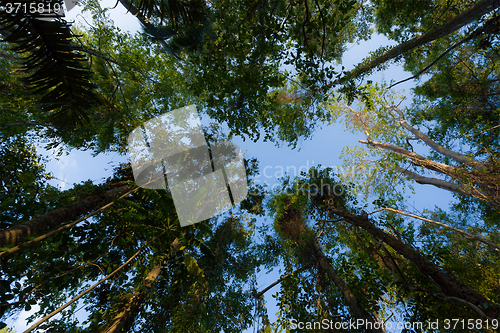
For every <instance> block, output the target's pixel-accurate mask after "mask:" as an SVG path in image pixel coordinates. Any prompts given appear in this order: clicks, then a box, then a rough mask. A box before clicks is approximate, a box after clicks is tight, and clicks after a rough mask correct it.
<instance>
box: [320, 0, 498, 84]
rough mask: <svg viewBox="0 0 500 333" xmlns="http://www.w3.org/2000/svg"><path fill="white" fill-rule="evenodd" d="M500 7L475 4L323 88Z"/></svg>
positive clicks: (489, 1) (491, 2) (490, 1)
mask: <svg viewBox="0 0 500 333" xmlns="http://www.w3.org/2000/svg"><path fill="white" fill-rule="evenodd" d="M499 6H500V2H498V1H497V0H482V1H479V2H477V3H476V4H474V5H473V6H472V7H470V8H469V9H467V10H466V11H464V12H463V13H461V14H459V15H457V16H455V17H453V18H451V19H449V20H448V21H446V22H445V23H444V24H442V25H441V26H439V27H437V28H436V29H433V30H431V31H429V32H426V33H424V34H422V35H420V36H417V37H414V38H412V39H410V40H408V41H406V42H403V43H401V44H399V45H396V46H394V47H393V48H391V49H389V50H388V51H386V52H384V53H382V54H381V55H379V56H378V57H376V58H374V59H372V60H370V61H367V62H361V63H360V64H359V65H358V66H356V67H355V68H354V69H352V70H351V71H349V72H347V73H346V75H345V77H344V78H341V79H339V80H335V81H333V82H331V83H329V84H328V85H326V86H324V87H323V88H331V87H334V86H336V85H337V84H339V83H341V81H348V80H351V79H356V78H358V77H360V76H362V75H365V74H368V73H370V71H371V70H372V69H374V68H375V67H377V66H380V65H382V64H384V63H386V62H387V61H389V60H391V59H394V58H397V57H399V56H401V55H403V54H405V53H406V52H408V51H410V50H413V49H415V48H417V47H419V46H422V45H425V44H427V43H430V42H432V41H434V40H436V39H439V38H441V37H445V36H447V35H449V34H451V33H453V32H455V31H457V30H459V29H461V28H462V27H464V26H466V25H467V24H469V23H472V22H474V21H475V20H477V19H479V18H480V17H481V16H483V15H485V14H487V13H489V12H491V11H493V10H494V9H495V8H498V7H499Z"/></svg>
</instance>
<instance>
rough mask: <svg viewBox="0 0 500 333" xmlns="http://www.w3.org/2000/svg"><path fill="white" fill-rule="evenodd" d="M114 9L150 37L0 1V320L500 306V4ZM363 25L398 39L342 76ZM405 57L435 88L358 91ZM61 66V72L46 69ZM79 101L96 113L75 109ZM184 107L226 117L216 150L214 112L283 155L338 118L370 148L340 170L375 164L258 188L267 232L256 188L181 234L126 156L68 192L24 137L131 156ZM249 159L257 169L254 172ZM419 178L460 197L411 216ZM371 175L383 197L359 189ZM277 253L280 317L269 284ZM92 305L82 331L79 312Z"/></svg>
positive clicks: (63, 321) (73, 322) (94, 323)
mask: <svg viewBox="0 0 500 333" xmlns="http://www.w3.org/2000/svg"><path fill="white" fill-rule="evenodd" d="M121 3H122V4H123V5H124V7H125V8H127V9H128V10H130V12H131V13H132V14H133V15H135V17H134V16H132V15H131V16H130V18H131V19H134V20H139V21H141V23H142V25H143V33H142V34H136V35H134V36H132V35H129V34H126V33H123V32H121V31H120V30H119V29H117V28H116V27H114V26H113V24H112V22H111V21H110V20H109V19H108V18H107V17H106V15H107V14H106V10H105V9H103V8H101V7H100V6H99V4H98V3H97V2H95V1H88V2H87V3H86V9H87V10H89V11H90V12H91V13H92V15H93V19H92V21H91V22H88V23H89V24H88V27H79V28H78V29H74V30H73V33H74V34H75V35H74V36H73V37H69V35H68V33H70V32H71V30H69V28H68V26H67V25H65V24H64V22H62V21H55V22H54V23H53V24H52V23H51V24H47V25H46V27H49V26H50V27H51V29H52V28H53V29H54V30H50V29H49V30H47V29H46V31H52V32H54V34H52V35H50V34H47V33H45V32H44V30H43V29H40V26H39V25H40V24H39V23H37V21H36V18H34V17H30V16H29V15H27V16H25V17H22V15H21V14H18V15H17V16H15V15H11V16H9V15H7V14H6V13H4V12H2V13H3V14H2V18H1V19H2V21H1V22H0V24H1V29H0V31H1V32H2V34H3V36H4V37H5V39H6V40H7V41H8V42H10V43H11V44H6V45H7V46H14V49H13V50H10V49H8V48H4V49H2V51H1V55H2V57H1V59H2V68H1V77H2V87H1V93H2V94H1V95H0V96H1V98H2V115H1V117H2V118H1V119H2V121H1V123H0V132H1V135H2V139H3V140H4V141H2V149H3V150H4V151H5V154H4V155H3V157H2V168H3V169H4V171H5V173H4V174H6V175H9V176H8V178H7V177H5V180H3V179H2V184H1V185H2V193H1V194H2V196H3V197H4V198H5V200H2V204H1V207H2V216H3V217H4V218H3V219H2V225H3V230H2V233H1V234H0V240H1V241H2V243H1V245H2V248H1V251H2V252H1V253H0V257H1V260H2V278H1V283H0V287H1V288H2V291H3V293H2V296H1V297H0V312H1V313H2V314H3V316H4V317H9V316H13V315H15V314H16V313H18V312H19V311H20V310H21V309H25V310H28V311H29V310H31V309H32V307H33V306H35V305H36V306H38V308H37V309H38V310H37V312H36V313H34V314H33V315H32V318H31V319H32V323H31V324H34V323H35V322H37V321H38V320H39V319H41V317H42V316H47V317H46V318H43V320H42V321H41V322H39V324H40V326H39V327H38V329H48V330H51V331H54V332H57V331H61V332H72V331H75V332H84V331H88V332H95V331H100V332H112V331H119V330H121V329H122V328H123V329H126V330H129V331H152V332H174V331H175V332H177V331H186V330H187V331H195V332H212V331H221V330H224V331H231V332H233V331H234V332H241V331H243V330H245V329H247V328H249V327H251V325H252V324H254V325H255V324H256V323H259V322H260V324H259V325H257V328H258V330H259V331H263V332H268V331H279V330H280V329H282V330H285V331H286V329H288V328H289V326H287V325H288V324H289V320H290V319H300V320H302V321H311V320H316V321H319V320H321V319H323V318H333V320H334V322H343V321H346V320H349V319H363V320H366V321H368V322H370V323H373V324H376V323H381V322H384V321H386V320H388V319H390V318H391V316H396V317H397V318H401V319H404V320H406V321H409V322H417V321H420V322H426V321H429V320H434V319H443V318H449V317H456V318H474V320H486V319H487V320H490V323H491V320H493V319H497V318H498V317H499V304H500V303H499V302H500V300H499V295H500V290H499V285H498V281H499V276H498V272H499V271H500V269H498V267H497V266H498V264H499V262H500V261H499V260H498V244H499V243H500V235H499V234H498V226H499V222H498V221H499V220H498V196H499V191H498V188H499V186H500V183H499V177H498V175H499V173H498V140H497V137H498V135H497V134H498V132H499V130H500V129H499V128H498V126H497V124H498V114H499V111H498V110H499V109H498V100H497V95H498V94H497V90H498V85H497V82H498V78H497V68H496V60H497V58H498V50H497V49H498V41H497V32H498V20H497V12H496V11H497V6H498V3H496V2H495V1H490V0H483V1H476V2H458V1H437V2H425V1H424V2H419V5H418V6H416V5H415V3H412V2H404V1H403V2H396V3H395V2H390V1H373V2H371V3H367V2H361V1H359V2H355V1H335V2H331V1H321V0H313V1H308V0H304V1H297V2H292V1H263V0H259V1H255V2H249V1H236V2H235V1H215V2H214V1H212V2H207V3H204V2H201V1H193V2H179V1H170V2H168V3H165V2H156V1H130V2H129V1H121ZM415 9H416V10H415ZM41 25H42V26H43V25H44V24H41ZM371 29H376V30H377V31H378V32H380V33H384V34H386V35H387V36H388V37H390V38H391V39H392V40H394V41H396V42H397V43H398V44H397V45H396V46H394V47H385V48H384V47H383V48H379V49H377V50H373V52H372V53H371V54H370V55H369V56H368V57H367V58H366V59H364V60H363V61H362V62H360V63H359V64H357V65H356V66H355V67H354V68H353V69H351V70H346V69H345V68H342V65H341V60H342V54H343V52H344V51H345V49H346V46H347V45H348V43H351V42H355V41H358V42H360V43H362V42H363V40H364V39H368V38H369V37H370V33H371V31H372V30H371ZM57 31H59V32H60V33H59V34H58V33H56V32H57ZM40 41H45V42H44V43H38V42H40ZM37 43H38V44H37ZM68 43H71V47H69V46H68V45H69V44H68ZM54 45H56V46H57V47H52V46H54ZM51 47H52V49H51ZM66 47H69V48H66ZM49 51H50V52H51V53H50V54H51V55H52V58H50V59H51V60H50V61H48V60H47V59H49V58H47V57H45V58H44V56H42V54H48V53H43V52H49ZM62 54H63V55H64V56H63V57H62V58H61V57H60V56H61V55H62ZM20 58H22V59H24V62H23V61H21V62H20V61H19V59H20ZM392 62H401V63H402V64H404V66H405V68H406V69H408V70H409V71H411V72H412V75H414V76H415V77H418V78H421V80H422V81H421V82H418V83H417V87H416V88H415V93H416V97H415V99H414V101H413V103H412V104H411V105H410V106H408V107H406V108H402V107H399V106H398V103H399V99H398V98H397V95H396V94H395V93H393V92H390V91H389V90H388V88H387V84H385V83H380V82H371V83H370V82H364V81H363V79H364V78H365V77H367V75H368V74H369V73H371V72H373V71H374V70H375V69H384V68H387V67H388V66H389V64H390V63H392ZM54 64H57V66H63V67H64V66H66V67H65V68H66V71H63V72H61V73H51V75H46V76H45V77H46V78H47V80H46V81H43V80H42V81H43V82H42V81H39V79H40V76H41V75H42V74H43V73H46V72H47V71H48V70H50V68H52V67H50V66H53V65H54ZM75 68H76V69H75ZM285 69H288V71H287V70H285ZM73 70H76V72H78V74H79V75H75V78H74V79H75V80H74V81H72V83H71V84H73V85H76V86H75V87H78V89H80V90H78V89H77V93H75V95H71V94H70V95H67V94H66V90H64V89H66V88H64V87H62V86H61V85H60V82H62V81H64V80H65V75H66V77H67V76H68V73H73V72H72V71H73ZM424 73H425V74H428V75H430V77H429V76H428V77H426V78H427V79H426V80H424V77H423V76H422V75H423V74H424ZM42 76H43V75H42ZM19 77H22V78H24V79H25V80H24V81H21V82H20V81H18V80H17V78H19ZM401 79H405V78H401ZM61 80H62V81H61ZM26 83H28V84H26ZM69 86H71V85H69ZM33 88H35V89H33ZM394 88H397V85H396V86H395V87H394ZM86 94H91V95H92V99H88V101H87V102H90V104H85V103H82V104H81V105H79V108H77V109H71V106H72V105H74V103H78V102H79V101H80V100H81V98H82V97H89V96H87V95H86ZM391 97H392V98H391ZM58 103H60V104H58ZM192 103H194V104H196V105H197V107H198V108H199V110H201V111H202V112H203V113H205V114H207V115H209V116H210V117H211V119H212V120H213V121H214V125H213V126H212V127H211V128H209V129H207V130H206V134H207V136H208V137H209V139H210V140H217V139H221V140H225V139H227V138H226V137H225V136H224V135H222V134H221V133H220V132H218V130H217V125H216V124H215V123H216V122H218V123H225V125H226V126H227V128H228V129H229V131H230V132H229V136H230V137H231V136H242V137H244V138H250V139H253V140H257V139H258V138H259V135H264V137H265V139H267V140H272V141H274V142H276V143H278V144H283V145H287V144H290V145H292V146H294V145H295V144H296V143H297V141H298V140H301V139H303V138H307V137H309V136H311V135H312V134H313V133H314V130H315V128H317V127H318V126H321V125H322V124H328V123H329V122H332V121H337V122H340V121H342V122H345V124H346V126H347V127H348V128H350V129H353V130H354V131H357V133H360V139H362V141H361V143H362V145H360V146H359V147H357V148H356V149H355V150H351V157H352V158H351V159H350V160H346V163H350V164H351V165H355V166H359V167H360V168H362V169H366V170H368V171H366V172H365V173H359V174H356V175H354V176H355V177H353V178H351V179H349V181H351V182H353V185H351V184H350V183H349V182H348V180H347V179H340V178H339V177H337V175H333V174H332V172H330V170H328V169H326V172H325V170H323V169H320V168H312V169H311V170H309V171H308V172H307V173H304V174H302V175H300V176H299V177H298V178H297V179H293V178H288V179H287V178H285V179H284V180H283V181H282V186H281V187H280V188H279V189H278V190H276V191H274V192H271V193H267V192H265V191H264V189H263V188H260V189H259V191H249V192H250V193H261V194H263V195H265V196H266V197H267V203H268V205H267V206H268V207H267V208H268V210H267V214H268V215H269V217H271V218H273V219H274V221H275V223H274V227H275V228H274V230H273V229H272V228H270V226H269V225H268V226H266V225H263V226H258V225H257V224H256V218H257V217H258V216H259V215H261V214H262V213H263V210H262V200H263V198H262V196H254V195H251V196H249V197H248V198H247V200H246V201H245V202H244V203H243V204H242V205H241V206H240V207H238V208H236V209H234V210H232V211H230V212H228V213H226V214H223V215H222V216H220V217H218V218H214V219H212V220H209V221H205V222H202V223H198V224H195V225H193V226H190V227H187V228H180V227H179V225H178V221H177V216H176V213H175V209H174V207H173V202H172V198H171V194H170V192H169V191H163V192H158V191H156V192H155V191H148V190H142V189H137V188H135V187H134V185H133V183H132V178H131V173H130V170H129V169H128V168H127V167H126V166H124V167H122V168H120V169H118V170H117V172H116V174H115V176H114V178H112V179H108V180H107V181H106V182H105V183H103V184H100V185H99V184H98V185H94V184H92V183H85V184H81V185H80V186H75V187H74V188H72V189H71V190H68V191H58V190H56V189H54V188H51V187H50V186H48V185H47V180H48V179H49V178H50V176H49V175H47V172H46V171H44V168H43V166H42V164H41V163H40V159H39V157H37V156H36V154H35V153H34V151H33V149H32V146H31V145H30V143H31V142H33V141H34V140H33V131H34V130H36V131H38V132H37V133H38V134H39V135H40V136H43V138H44V139H46V140H48V141H49V142H51V143H52V144H53V145H57V144H58V143H63V144H65V145H67V146H68V147H75V148H83V149H90V150H92V151H94V152H95V153H99V152H103V151H118V152H121V153H123V152H125V151H126V138H127V136H128V134H129V133H130V131H131V130H132V129H134V128H136V127H137V126H139V125H141V124H142V123H144V122H145V121H147V120H149V119H152V118H154V117H156V116H158V115H160V114H163V113H165V112H166V111H168V110H173V109H176V108H178V107H182V106H185V105H188V104H192ZM75 111H78V112H77V113H74V112H75ZM30 135H31V136H30ZM456 136H459V137H458V138H457V137H456ZM424 145H425V146H426V147H428V148H427V150H426V149H422V147H423V146H424ZM347 153H349V151H346V156H347ZM9 154H10V155H9ZM4 157H5V158H4ZM256 162H257V161H256V160H249V161H247V171H248V174H249V181H251V180H252V177H253V176H255V175H256V172H257V169H256V168H254V167H251V166H252V165H255V164H256ZM369 164H370V165H375V169H368V168H365V166H366V165H369ZM373 170H374V171H373ZM250 171H252V172H250ZM370 172H371V173H370ZM410 181H415V182H417V183H420V184H430V185H432V186H435V187H436V191H445V190H447V191H451V192H453V193H456V196H457V198H458V200H456V201H455V205H454V206H451V207H449V208H448V209H447V210H443V209H439V208H434V207H429V209H428V210H427V211H425V212H421V213H415V212H408V211H407V210H408V209H409V208H408V207H409V206H410V204H409V203H408V202H406V198H405V196H404V193H403V192H402V191H400V189H399V187H398V186H400V185H402V184H403V185H404V184H411V183H410ZM361 182H365V183H366V184H369V186H368V187H367V188H368V189H369V191H370V193H371V194H372V197H368V199H370V200H372V201H368V200H367V199H362V200H360V199H356V197H355V196H354V195H353V193H354V189H355V185H357V184H359V183H361ZM327 185H328V186H327ZM335 185H339V186H337V187H336V186H335ZM414 186H417V185H414ZM340 189H341V190H342V192H339V193H337V192H336V191H335V190H340ZM373 199H375V200H373ZM414 219H416V220H414ZM47 221H50V222H47ZM11 235H16V236H15V237H11ZM280 265H281V267H282V276H281V277H280V278H279V283H280V289H279V291H278V292H277V294H276V299H277V301H278V309H279V312H278V315H277V316H276V318H274V317H272V315H273V314H272V313H268V310H267V309H266V303H268V300H267V298H263V295H264V294H266V292H267V290H261V291H260V290H257V285H256V279H257V274H258V272H259V271H260V270H262V269H264V270H267V269H272V268H275V267H278V266H280ZM73 300H74V302H71V301H73ZM66 305H67V306H68V307H63V306H66ZM81 307H83V308H85V310H86V311H87V313H88V315H87V316H86V321H85V322H84V323H79V322H78V320H77V319H76V317H75V316H74V315H73V314H74V313H75V311H77V310H78V309H80V308H81ZM55 312H57V313H58V314H59V316H57V317H52V315H53V314H54V313H55ZM49 317H50V318H49ZM440 329H441V330H440ZM440 329H437V330H436V331H442V329H443V328H442V327H441V328H440ZM473 330H474V331H478V332H479V331H484V328H477V327H474V329H473ZM359 331H365V330H364V329H362V328H360V329H359ZM375 331H377V330H375ZM379 331H381V330H379ZM429 331H432V330H429ZM456 331H460V330H456Z"/></svg>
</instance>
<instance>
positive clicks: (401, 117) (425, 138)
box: [389, 106, 485, 169]
mask: <svg viewBox="0 0 500 333" xmlns="http://www.w3.org/2000/svg"><path fill="white" fill-rule="evenodd" d="M389 110H391V111H395V112H396V113H397V114H398V118H399V123H400V124H401V126H403V127H404V128H406V129H407V130H408V131H410V132H411V133H413V134H414V135H416V136H417V137H418V138H419V139H421V140H422V141H423V142H425V143H426V144H427V145H428V146H429V147H431V148H432V149H433V150H435V151H437V152H438V153H440V154H442V155H444V156H447V157H450V158H452V159H454V160H455V161H457V162H460V163H464V164H467V165H469V166H472V167H474V168H475V169H484V168H485V165H484V163H483V162H480V161H477V160H475V159H473V158H470V157H468V156H465V155H462V154H459V153H456V152H454V151H451V150H449V149H448V148H445V147H443V146H441V145H439V144H437V143H436V142H435V141H433V140H431V138H429V137H428V136H427V135H425V134H424V133H422V132H420V131H419V130H417V129H416V128H414V127H413V126H411V125H410V124H408V122H407V121H406V119H405V117H404V114H403V112H402V111H401V110H399V108H397V107H396V106H391V107H389Z"/></svg>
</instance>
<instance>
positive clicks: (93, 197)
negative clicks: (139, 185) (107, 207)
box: [0, 185, 130, 247]
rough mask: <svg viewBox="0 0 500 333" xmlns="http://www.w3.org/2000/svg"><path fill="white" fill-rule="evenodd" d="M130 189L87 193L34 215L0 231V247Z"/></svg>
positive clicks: (78, 213)
mask: <svg viewBox="0 0 500 333" xmlns="http://www.w3.org/2000/svg"><path fill="white" fill-rule="evenodd" d="M129 190H130V187H129V186H128V185H124V186H120V187H118V188H115V189H112V190H108V191H107V192H105V193H95V194H90V195H87V196H85V197H83V198H81V199H80V200H78V201H75V202H72V203H70V204H68V205H66V206H64V207H61V208H58V209H55V210H53V211H51V212H48V213H46V214H43V215H41V216H38V217H35V218H34V219H31V220H30V221H27V222H24V223H21V224H19V225H16V226H15V227H12V228H9V229H7V230H4V231H2V232H0V247H4V246H7V245H17V244H19V243H21V242H22V241H23V240H24V239H25V238H26V237H29V236H32V235H35V234H43V233H46V232H48V231H51V230H53V229H56V228H58V227H60V226H61V225H63V224H64V223H67V222H70V221H73V220H75V219H77V218H78V217H79V216H80V215H82V214H85V213H87V212H89V211H92V210H95V209H96V208H98V206H99V205H101V204H102V203H103V202H104V201H105V200H107V199H109V198H117V197H119V196H121V195H123V194H125V193H126V192H127V191H129Z"/></svg>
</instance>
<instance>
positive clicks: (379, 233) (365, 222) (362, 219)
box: [329, 208, 500, 318]
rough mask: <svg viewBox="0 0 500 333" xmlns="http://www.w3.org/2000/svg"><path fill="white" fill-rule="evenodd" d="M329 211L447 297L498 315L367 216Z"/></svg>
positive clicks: (495, 307)
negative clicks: (411, 266)
mask: <svg viewBox="0 0 500 333" xmlns="http://www.w3.org/2000/svg"><path fill="white" fill-rule="evenodd" d="M329 212H330V213H333V214H335V215H338V216H342V217H343V218H345V220H347V221H348V222H350V223H352V224H353V225H355V226H357V227H360V228H362V229H364V230H365V231H367V232H368V233H370V234H371V235H372V236H374V237H375V238H376V239H379V240H381V241H382V242H384V243H386V244H387V245H389V246H390V247H392V248H393V249H394V250H395V251H396V252H398V253H399V254H400V255H402V256H403V257H405V258H406V259H408V260H409V261H411V262H412V263H413V264H415V266H417V268H418V269H419V270H420V271H421V272H422V273H423V274H425V275H427V276H429V277H430V278H431V279H432V280H434V282H435V283H436V284H437V285H438V286H439V287H440V288H441V290H442V292H443V293H444V294H445V295H447V296H449V297H456V298H458V299H461V300H462V301H463V302H462V303H464V302H465V303H470V304H471V306H470V307H471V308H474V307H476V308H484V305H485V304H488V307H487V308H486V309H484V314H485V315H486V316H488V317H489V318H497V317H498V316H499V315H500V308H499V306H498V305H496V304H492V303H491V302H490V301H488V299H486V298H485V297H484V296H483V295H481V294H479V293H477V292H476V291H474V290H472V289H471V288H470V287H468V286H466V285H465V284H463V283H461V282H460V281H458V280H457V279H456V278H455V276H453V275H452V274H450V273H448V272H446V271H445V270H444V269H442V268H441V267H439V266H438V265H436V264H434V263H433V262H431V261H429V260H428V259H426V258H425V257H424V256H422V255H421V254H420V253H419V252H418V251H416V250H414V249H412V248H411V247H410V246H408V245H407V244H405V243H404V242H402V241H401V240H399V239H398V238H396V237H394V236H392V235H390V234H388V233H386V232H385V231H383V230H382V229H379V228H378V227H376V226H375V225H374V224H373V223H372V222H371V221H370V220H369V218H368V216H362V215H354V214H351V213H349V212H347V211H344V210H340V209H335V208H330V209H329Z"/></svg>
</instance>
